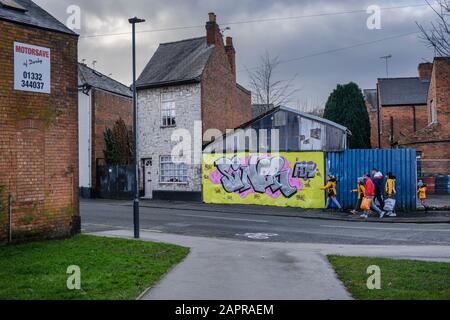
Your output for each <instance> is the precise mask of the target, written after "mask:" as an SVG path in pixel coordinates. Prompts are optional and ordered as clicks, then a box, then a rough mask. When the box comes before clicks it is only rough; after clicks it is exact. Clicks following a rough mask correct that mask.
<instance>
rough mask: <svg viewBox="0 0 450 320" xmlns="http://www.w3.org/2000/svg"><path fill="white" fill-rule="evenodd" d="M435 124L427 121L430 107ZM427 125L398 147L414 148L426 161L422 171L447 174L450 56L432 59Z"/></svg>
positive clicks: (449, 127) (449, 167) (449, 123)
mask: <svg viewBox="0 0 450 320" xmlns="http://www.w3.org/2000/svg"><path fill="white" fill-rule="evenodd" d="M433 105H435V106H436V112H437V123H431V110H432V106H433ZM427 119H428V122H429V124H428V125H427V126H426V127H425V128H423V129H421V130H419V131H418V132H416V133H415V134H413V135H411V136H409V137H405V138H404V139H402V140H401V141H400V144H401V146H404V147H411V148H416V149H417V150H418V151H419V152H421V153H422V158H423V159H425V160H426V163H425V165H426V166H427V168H425V169H426V171H427V172H429V173H432V174H448V175H450V166H449V163H450V58H435V60H434V63H433V71H432V75H431V83H430V89H429V92H428V106H427Z"/></svg>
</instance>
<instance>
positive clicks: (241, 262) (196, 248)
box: [94, 230, 450, 300]
mask: <svg viewBox="0 0 450 320" xmlns="http://www.w3.org/2000/svg"><path fill="white" fill-rule="evenodd" d="M94 234H95V235H100V236H113V237H126V238H131V237H132V233H131V231H130V230H109V231H103V232H96V233H94ZM141 238H142V240H144V241H155V242H166V243H173V244H178V245H182V246H186V247H189V248H191V253H190V254H189V255H188V257H187V258H186V259H185V260H184V261H183V262H182V263H180V264H179V265H178V266H176V267H175V268H174V270H172V271H171V272H170V273H169V274H168V275H167V276H166V277H165V278H164V279H163V280H162V281H161V282H160V283H159V284H158V285H157V286H155V287H154V288H153V289H151V290H150V291H149V292H148V293H146V294H145V295H144V296H143V299H146V300H166V299H176V300H204V299H207V300H208V299H209V300H210V299H212V300H215V299H220V300H253V299H254V300H281V299H283V300H302V299H312V300H327V299H333V300H335V299H338V300H346V299H351V296H350V295H349V293H348V292H347V291H346V289H345V288H344V286H343V285H342V283H341V282H340V281H339V280H338V279H337V277H336V274H335V272H334V270H333V269H332V267H331V266H330V264H329V263H328V261H327V260H326V255H327V254H340V255H349V256H385V257H394V258H408V259H421V260H430V261H446V262H450V247H449V246H366V245H328V244H301V243H275V242H264V239H261V241H258V242H249V241H236V240H224V239H216V238H202V237H192V236H182V235H174V234H165V233H154V232H142V233H141Z"/></svg>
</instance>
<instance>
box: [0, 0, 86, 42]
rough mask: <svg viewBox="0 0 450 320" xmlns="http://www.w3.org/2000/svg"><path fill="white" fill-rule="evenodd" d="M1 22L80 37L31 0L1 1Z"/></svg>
mask: <svg viewBox="0 0 450 320" xmlns="http://www.w3.org/2000/svg"><path fill="white" fill-rule="evenodd" d="M0 20H6V21H10V22H13V23H19V24H24V25H29V26H34V27H38V28H42V29H46V30H51V31H57V32H62V33H67V34H70V35H74V36H78V35H77V34H76V33H75V32H73V31H72V30H70V29H69V28H67V27H66V26H65V25H64V24H63V23H61V22H60V21H58V20H57V19H56V18H54V17H53V16H52V15H51V14H50V13H48V12H47V11H45V10H44V9H42V8H41V7H39V6H38V5H37V4H35V3H34V2H33V1H31V0H13V1H12V0H0Z"/></svg>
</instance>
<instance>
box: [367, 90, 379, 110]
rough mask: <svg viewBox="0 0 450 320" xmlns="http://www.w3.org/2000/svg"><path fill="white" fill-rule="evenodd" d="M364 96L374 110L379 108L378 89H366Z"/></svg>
mask: <svg viewBox="0 0 450 320" xmlns="http://www.w3.org/2000/svg"><path fill="white" fill-rule="evenodd" d="M364 98H365V99H366V102H368V103H369V104H370V106H371V110H370V111H372V112H376V111H377V110H378V91H377V89H365V90H364Z"/></svg>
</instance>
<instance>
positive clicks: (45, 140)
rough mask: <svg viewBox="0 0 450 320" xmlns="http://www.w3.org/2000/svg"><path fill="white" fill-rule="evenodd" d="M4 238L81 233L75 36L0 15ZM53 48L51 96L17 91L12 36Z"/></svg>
mask: <svg viewBox="0 0 450 320" xmlns="http://www.w3.org/2000/svg"><path fill="white" fill-rule="evenodd" d="M0 30H1V37H2V38H1V41H0V56H1V57H2V58H1V59H0V69H1V72H2V76H1V77H0V102H1V103H0V130H1V131H0V158H1V161H0V187H1V188H0V189H1V190H2V192H1V193H0V197H1V198H2V200H3V201H2V206H1V207H0V239H1V240H5V239H6V237H7V234H8V233H7V230H8V206H7V203H6V202H5V201H6V199H7V197H8V194H9V193H11V194H12V196H13V198H14V204H13V219H12V220H13V222H12V229H13V237H14V239H16V240H22V239H36V238H51V237H65V236H69V235H70V234H71V233H75V232H79V205H78V126H77V119H78V113H77V104H78V103H77V101H78V95H77V72H78V70H77V43H78V39H77V37H75V36H71V35H66V34H63V33H57V32H50V31H44V30H41V29H37V28H32V27H27V26H21V25H17V24H14V23H10V22H6V21H0ZM14 41H19V42H23V43H28V44H32V45H37V46H42V47H46V48H50V49H51V56H52V60H51V81H52V82H51V94H50V95H48V94H40V93H31V92H20V91H14V90H13V89H14V82H13V80H14V78H13V77H14V64H13V42H14Z"/></svg>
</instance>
